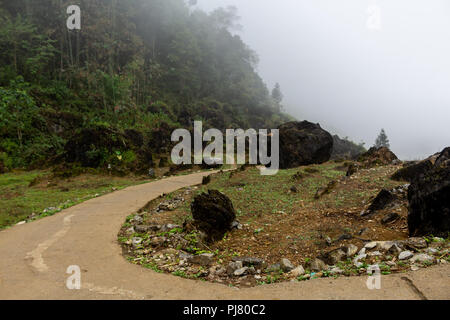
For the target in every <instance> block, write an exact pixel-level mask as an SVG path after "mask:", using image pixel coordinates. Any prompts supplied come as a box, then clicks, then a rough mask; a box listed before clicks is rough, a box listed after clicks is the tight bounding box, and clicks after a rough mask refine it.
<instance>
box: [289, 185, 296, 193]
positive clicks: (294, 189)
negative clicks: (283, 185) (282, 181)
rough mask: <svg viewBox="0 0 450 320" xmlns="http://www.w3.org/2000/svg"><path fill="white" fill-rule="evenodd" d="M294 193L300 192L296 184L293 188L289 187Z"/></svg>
mask: <svg viewBox="0 0 450 320" xmlns="http://www.w3.org/2000/svg"><path fill="white" fill-rule="evenodd" d="M289 190H290V191H291V192H292V193H298V189H297V187H296V186H292V187H291V189H289Z"/></svg>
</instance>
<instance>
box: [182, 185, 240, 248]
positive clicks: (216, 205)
mask: <svg viewBox="0 0 450 320" xmlns="http://www.w3.org/2000/svg"><path fill="white" fill-rule="evenodd" d="M191 211H192V216H193V218H194V221H193V224H194V225H195V226H196V227H197V228H198V229H199V230H201V231H203V232H205V233H206V235H207V240H208V241H217V240H220V239H222V238H223V236H224V234H225V233H226V232H227V231H230V230H231V226H232V223H233V221H234V220H235V218H236V212H235V210H234V207H233V203H232V202H231V200H230V199H229V198H228V197H227V196H226V195H224V194H222V193H220V192H219V191H217V190H209V191H208V193H202V194H200V195H198V196H196V197H195V198H194V201H193V202H192V204H191Z"/></svg>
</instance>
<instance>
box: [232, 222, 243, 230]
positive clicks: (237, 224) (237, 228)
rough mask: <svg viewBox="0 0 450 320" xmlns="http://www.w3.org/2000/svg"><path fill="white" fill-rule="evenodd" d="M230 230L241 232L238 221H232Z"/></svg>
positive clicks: (240, 225)
mask: <svg viewBox="0 0 450 320" xmlns="http://www.w3.org/2000/svg"><path fill="white" fill-rule="evenodd" d="M230 228H231V230H234V229H236V230H242V224H240V223H239V221H236V220H235V221H233V222H232V223H231V226H230Z"/></svg>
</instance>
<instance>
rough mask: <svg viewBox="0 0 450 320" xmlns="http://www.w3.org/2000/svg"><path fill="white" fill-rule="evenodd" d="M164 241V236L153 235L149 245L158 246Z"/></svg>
mask: <svg viewBox="0 0 450 320" xmlns="http://www.w3.org/2000/svg"><path fill="white" fill-rule="evenodd" d="M164 242H166V238H164V237H154V238H152V240H150V245H151V246H153V247H159V246H162V245H163V244H164Z"/></svg>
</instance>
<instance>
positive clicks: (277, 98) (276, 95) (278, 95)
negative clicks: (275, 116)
mask: <svg viewBox="0 0 450 320" xmlns="http://www.w3.org/2000/svg"><path fill="white" fill-rule="evenodd" d="M272 99H273V101H274V103H275V106H276V107H277V109H278V110H281V109H282V105H281V102H282V101H283V93H282V92H281V88H280V84H279V83H276V84H275V87H274V88H273V90H272Z"/></svg>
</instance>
